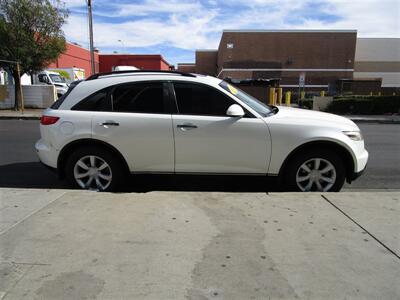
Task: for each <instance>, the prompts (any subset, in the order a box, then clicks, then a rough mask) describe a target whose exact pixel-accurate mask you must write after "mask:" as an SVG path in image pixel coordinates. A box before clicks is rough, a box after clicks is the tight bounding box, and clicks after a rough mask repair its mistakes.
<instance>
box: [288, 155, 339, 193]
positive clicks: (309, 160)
mask: <svg viewBox="0 0 400 300" xmlns="http://www.w3.org/2000/svg"><path fill="white" fill-rule="evenodd" d="M285 177H286V180H285V184H286V186H287V187H288V189H289V190H291V191H301V192H338V191H340V189H341V188H342V186H343V184H344V181H345V179H346V170H345V166H344V163H343V160H342V159H341V158H340V156H339V155H337V154H336V153H335V152H332V151H330V150H311V151H309V152H308V153H302V154H299V155H296V156H295V157H294V158H293V159H292V160H290V161H289V165H288V167H287V168H286V172H285Z"/></svg>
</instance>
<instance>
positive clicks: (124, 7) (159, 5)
mask: <svg viewBox="0 0 400 300" xmlns="http://www.w3.org/2000/svg"><path fill="white" fill-rule="evenodd" d="M115 8H116V15H117V16H142V15H149V14H153V13H172V14H180V13H185V14H191V13H193V12H196V11H198V10H201V9H202V5H201V4H200V3H199V2H198V1H185V2H183V1H179V0H161V1H160V0H146V1H144V2H143V3H140V4H137V3H136V4H132V3H128V4H116V5H115Z"/></svg>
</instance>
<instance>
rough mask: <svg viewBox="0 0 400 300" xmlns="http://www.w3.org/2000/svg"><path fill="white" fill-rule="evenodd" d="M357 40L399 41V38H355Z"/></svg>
mask: <svg viewBox="0 0 400 300" xmlns="http://www.w3.org/2000/svg"><path fill="white" fill-rule="evenodd" d="M357 40H400V37H357Z"/></svg>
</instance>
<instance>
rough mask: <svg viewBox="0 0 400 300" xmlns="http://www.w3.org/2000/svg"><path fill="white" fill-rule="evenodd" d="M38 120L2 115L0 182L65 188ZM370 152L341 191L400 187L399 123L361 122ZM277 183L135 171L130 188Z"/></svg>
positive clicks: (251, 187) (248, 188) (263, 187)
mask: <svg viewBox="0 0 400 300" xmlns="http://www.w3.org/2000/svg"><path fill="white" fill-rule="evenodd" d="M38 123H39V121H32V120H0V187H20V188H35V187H36V188H66V187H67V185H66V183H65V182H63V181H59V180H58V178H57V176H56V175H55V174H54V173H53V172H51V171H49V170H48V169H46V168H45V167H43V166H42V165H41V164H40V163H39V161H38V158H37V157H36V153H35V150H34V143H35V142H36V140H38V139H39V136H40V133H39V124H38ZM359 126H360V128H361V130H362V132H363V134H364V137H365V141H366V145H367V150H368V151H369V153H370V160H369V162H368V168H367V170H366V171H365V173H364V175H363V176H362V177H361V178H359V179H358V180H357V181H355V182H353V183H352V184H351V185H346V186H345V188H344V189H345V190H361V189H400V125H396V124H359ZM275 186H276V184H275V182H274V181H273V180H272V181H271V180H265V178H264V177H242V176H240V177H238V176H133V177H132V178H131V180H129V183H128V185H127V187H126V189H127V190H128V191H156V190H193V191H196V190H198V191H206V190H207V191H242V192H260V191H274V188H275Z"/></svg>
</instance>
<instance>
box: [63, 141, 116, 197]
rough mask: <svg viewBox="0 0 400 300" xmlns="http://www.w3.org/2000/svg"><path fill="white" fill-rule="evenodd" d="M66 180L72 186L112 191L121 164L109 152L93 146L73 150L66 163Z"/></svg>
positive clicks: (114, 187)
mask: <svg viewBox="0 0 400 300" xmlns="http://www.w3.org/2000/svg"><path fill="white" fill-rule="evenodd" d="M66 175H67V180H68V181H69V182H70V184H71V185H72V186H74V187H77V188H81V189H86V190H93V191H113V190H115V189H116V188H117V186H118V184H119V182H120V181H121V177H122V169H121V164H120V163H119V161H118V159H116V158H115V157H114V156H113V155H112V154H111V153H110V152H108V151H107V150H104V149H99V148H95V147H84V148H81V149H77V150H76V151H74V152H73V153H72V154H71V155H70V157H69V159H68V161H67V165H66Z"/></svg>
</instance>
